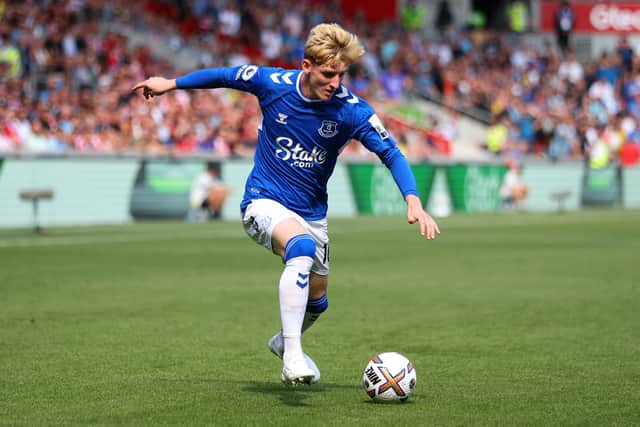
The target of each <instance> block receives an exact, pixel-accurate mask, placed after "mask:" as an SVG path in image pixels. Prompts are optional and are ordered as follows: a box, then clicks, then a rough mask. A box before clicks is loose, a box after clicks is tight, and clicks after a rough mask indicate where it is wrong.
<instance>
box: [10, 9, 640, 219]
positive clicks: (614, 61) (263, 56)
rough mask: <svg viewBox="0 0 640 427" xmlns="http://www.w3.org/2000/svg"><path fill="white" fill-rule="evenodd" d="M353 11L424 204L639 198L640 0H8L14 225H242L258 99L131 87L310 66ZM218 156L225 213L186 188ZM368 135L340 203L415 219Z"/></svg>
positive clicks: (489, 208)
mask: <svg viewBox="0 0 640 427" xmlns="http://www.w3.org/2000/svg"><path fill="white" fill-rule="evenodd" d="M320 22H337V23H340V24H341V25H342V26H343V27H345V28H346V29H347V30H349V31H352V32H355V33H356V34H358V35H359V37H360V38H361V40H362V41H363V44H364V45H365V47H366V49H367V53H366V55H365V56H364V57H363V58H362V60H361V61H360V62H359V63H358V64H356V65H354V66H353V67H352V68H351V69H350V71H349V74H348V76H346V78H345V85H346V86H347V87H348V88H349V89H350V90H351V91H352V92H354V93H356V94H358V95H359V96H361V97H363V98H364V99H366V100H367V101H368V102H369V103H371V104H372V105H373V106H374V108H375V109H376V110H377V111H378V113H379V116H380V117H381V118H382V119H383V122H384V124H385V126H386V127H387V129H388V130H389V131H390V132H391V134H392V135H394V137H395V139H396V140H397V142H398V145H399V146H400V148H401V149H402V150H403V152H404V153H405V154H406V155H407V157H408V158H409V159H410V161H411V163H412V165H413V168H414V173H415V175H416V178H417V180H418V186H419V189H420V192H421V195H422V197H423V200H424V201H425V204H426V205H427V206H426V207H427V208H428V209H429V210H430V211H431V212H432V213H433V214H434V215H435V216H447V215H450V214H451V213H453V212H500V211H504V212H509V213H517V212H523V211H564V210H578V209H584V208H588V207H614V208H617V207H624V208H638V207H640V168H638V166H637V164H638V158H639V157H640V126H639V123H640V56H639V55H638V51H639V49H640V3H634V2H620V3H618V2H616V1H608V2H596V1H588V0H584V1H579V0H573V1H570V2H567V1H543V0H493V1H490V2H489V1H480V0H450V1H446V0H445V1H441V0H395V1H394V0H385V1H380V2H376V3H375V7H371V2H367V1H363V0H334V1H314V0H295V1H291V0H285V1H275V0H263V1H261V0H246V1H241V0H191V1H186V0H185V1H178V0H165V1H133V2H132V1H123V0H113V1H98V0H66V1H63V0H59V1H55V0H50V1H46V0H43V1H24V0H21V1H2V2H0V79H1V83H0V103H1V104H2V105H1V107H0V227H28V226H31V225H32V224H34V223H36V224H38V223H39V222H41V223H43V224H47V225H71V224H101V223H127V222H131V221H135V220H138V219H150V218H155V219H163V218H166V219H185V220H190V221H201V220H209V219H218V218H221V219H236V218H237V215H238V203H239V200H240V198H241V196H242V193H243V191H244V179H245V178H246V175H247V174H248V172H249V170H250V168H251V165H252V156H253V152H254V148H255V144H256V143H257V124H258V123H259V121H260V110H259V106H258V104H257V101H256V99H255V98H254V97H253V95H250V94H246V93H241V92H238V91H232V90H222V89H220V90H207V91H205V90H200V91H191V92H187V91H176V92H172V93H170V94H168V95H166V96H163V97H161V98H158V99H156V100H154V101H153V102H147V101H145V100H144V99H143V98H142V97H140V96H135V95H134V94H132V93H131V90H130V89H131V87H132V86H133V85H134V84H135V83H136V82H138V81H141V80H143V79H145V78H146V77H148V76H152V75H162V76H166V77H175V76H177V75H179V74H182V73H185V72H188V71H192V70H194V69H197V68H201V67H221V66H235V65H239V64H244V63H253V64H261V65H270V66H277V67H283V68H296V67H298V65H299V63H300V61H301V57H302V50H303V43H304V40H305V38H306V36H307V33H308V30H309V29H310V28H311V27H312V26H313V25H315V24H317V23H320ZM207 163H210V164H211V163H213V164H214V165H215V166H216V174H217V177H216V179H217V180H220V181H221V182H222V183H224V185H225V186H226V187H228V188H229V193H228V196H227V197H226V200H225V201H224V206H223V207H222V209H221V212H219V215H216V217H215V218H209V217H208V216H204V217H203V216H201V215H195V214H194V212H193V209H194V206H193V205H192V204H190V201H189V196H190V193H191V190H192V186H193V183H194V180H195V179H196V178H197V177H198V176H199V175H200V174H201V173H202V172H203V171H204V169H205V165H206V164H207ZM394 187H395V184H394V183H393V180H392V179H391V176H390V174H389V173H388V172H387V171H386V170H385V169H384V168H383V167H382V166H380V165H379V164H378V161H377V159H375V158H373V157H372V155H371V154H370V153H368V152H367V151H366V150H365V149H363V147H362V146H361V145H360V143H359V142H358V141H352V142H351V143H350V144H349V145H348V147H347V148H346V149H345V151H344V152H343V154H342V156H341V161H340V162H339V164H338V167H337V168H336V172H335V175H334V177H333V178H332V181H331V183H330V188H329V196H330V198H329V215H330V216H343V217H350V216H357V215H361V214H367V215H390V214H398V213H403V212H404V211H405V207H404V202H403V200H402V198H401V196H400V195H399V194H397V193H398V192H397V190H395V189H394Z"/></svg>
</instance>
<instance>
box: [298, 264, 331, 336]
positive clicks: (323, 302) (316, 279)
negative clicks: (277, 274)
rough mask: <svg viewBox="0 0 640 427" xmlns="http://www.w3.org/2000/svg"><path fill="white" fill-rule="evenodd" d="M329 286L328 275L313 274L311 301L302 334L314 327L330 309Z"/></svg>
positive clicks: (310, 288) (310, 281)
mask: <svg viewBox="0 0 640 427" xmlns="http://www.w3.org/2000/svg"><path fill="white" fill-rule="evenodd" d="M328 284H329V276H328V275H322V274H318V273H315V272H313V271H312V272H311V276H310V277H309V301H308V302H307V309H306V312H305V314H304V320H303V321H302V333H304V332H305V331H306V330H307V329H309V328H310V327H311V326H313V324H314V323H315V322H316V320H318V318H319V317H320V315H321V314H322V313H324V312H325V311H326V310H327V308H328V307H329V300H328V299H327V286H328Z"/></svg>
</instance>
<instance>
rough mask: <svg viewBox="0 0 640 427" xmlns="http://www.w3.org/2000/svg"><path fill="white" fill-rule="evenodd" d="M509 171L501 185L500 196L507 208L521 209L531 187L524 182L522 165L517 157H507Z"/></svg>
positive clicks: (504, 206)
mask: <svg viewBox="0 0 640 427" xmlns="http://www.w3.org/2000/svg"><path fill="white" fill-rule="evenodd" d="M506 164H507V168H508V170H507V173H506V174H505V175H504V178H503V179H502V185H501V186H500V198H501V199H502V206H503V208H505V209H514V210H521V209H522V208H523V205H524V201H525V199H526V198H527V196H528V194H529V188H528V187H527V185H526V184H524V183H523V182H522V171H521V166H520V164H519V163H518V161H517V160H515V159H507V161H506Z"/></svg>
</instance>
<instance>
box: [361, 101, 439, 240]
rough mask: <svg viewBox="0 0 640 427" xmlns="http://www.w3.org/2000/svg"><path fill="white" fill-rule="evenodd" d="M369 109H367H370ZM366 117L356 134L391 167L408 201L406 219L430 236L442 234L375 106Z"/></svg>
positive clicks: (421, 232)
mask: <svg viewBox="0 0 640 427" xmlns="http://www.w3.org/2000/svg"><path fill="white" fill-rule="evenodd" d="M367 110H368V109H367ZM366 113H367V114H369V113H370V114H371V115H370V116H369V117H368V118H365V120H362V119H360V120H359V121H358V122H359V125H358V126H357V127H356V129H355V130H356V132H355V135H354V137H355V138H356V139H358V140H359V141H361V142H362V144H363V145H364V146H365V147H366V148H367V149H368V150H370V151H372V152H374V153H376V154H377V155H378V157H379V158H380V160H381V161H382V163H384V165H385V166H387V168H389V170H390V171H391V175H392V176H393V179H394V180H395V182H396V184H397V186H398V188H399V189H400V192H401V193H402V195H403V196H404V199H405V201H406V202H407V221H408V222H409V224H414V223H416V222H417V223H418V224H419V226H420V234H421V235H422V236H424V237H426V238H427V239H429V240H432V239H435V237H436V235H437V234H440V229H439V228H438V224H437V223H436V222H435V220H434V219H433V218H432V217H431V216H430V215H429V214H428V213H427V212H425V210H424V209H423V208H422V201H421V200H420V197H419V195H418V187H417V185H416V180H415V177H414V176H413V172H412V171H411V167H410V166H409V162H408V161H407V158H406V157H405V156H404V155H403V154H402V152H401V151H400V150H399V149H398V147H397V145H396V142H395V140H394V139H393V137H391V135H389V133H388V132H387V130H386V129H385V128H384V126H383V125H382V123H381V122H380V119H379V118H378V116H377V115H375V114H374V113H373V111H372V110H370V111H367V112H366Z"/></svg>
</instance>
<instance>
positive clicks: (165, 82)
mask: <svg viewBox="0 0 640 427" xmlns="http://www.w3.org/2000/svg"><path fill="white" fill-rule="evenodd" d="M175 88H176V80H175V79H165V78H164V77H150V78H148V79H147V80H145V81H142V82H140V83H138V84H137V85H135V86H134V87H133V89H131V90H132V91H134V92H135V91H137V90H138V89H142V95H143V96H144V97H145V99H149V98H153V97H154V96H160V95H162V94H164V93H167V92H169V91H170V90H173V89H175Z"/></svg>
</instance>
